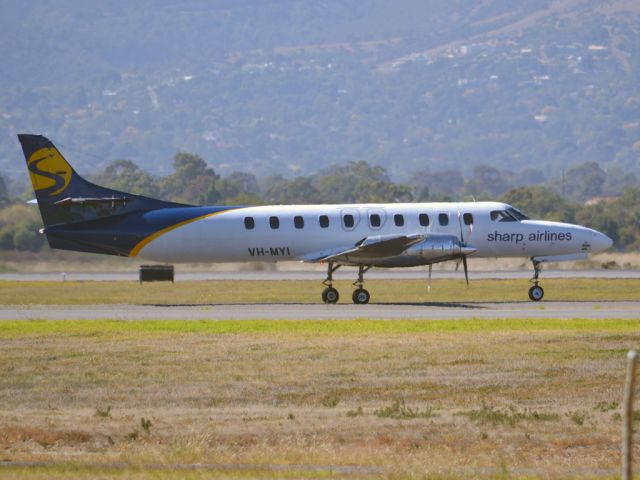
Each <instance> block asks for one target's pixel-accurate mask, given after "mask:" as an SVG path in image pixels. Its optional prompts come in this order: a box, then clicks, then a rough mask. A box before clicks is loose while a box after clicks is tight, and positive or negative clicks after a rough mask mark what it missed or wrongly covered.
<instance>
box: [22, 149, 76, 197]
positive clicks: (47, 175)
mask: <svg viewBox="0 0 640 480" xmlns="http://www.w3.org/2000/svg"><path fill="white" fill-rule="evenodd" d="M27 166H28V167H29V175H30V176H31V183H33V189H34V190H36V191H38V192H39V193H42V194H45V195H49V196H53V195H57V194H59V193H61V192H62V191H64V190H65V189H66V188H67V187H68V186H69V182H70V181H71V176H72V175H73V170H72V168H71V166H70V165H69V164H68V163H67V161H66V160H65V159H64V158H63V157H62V155H60V152H58V150H56V149H55V148H41V149H40V150H37V151H35V152H34V153H33V154H32V155H31V156H30V157H29V160H28V161H27Z"/></svg>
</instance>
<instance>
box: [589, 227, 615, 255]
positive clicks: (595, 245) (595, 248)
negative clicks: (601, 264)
mask: <svg viewBox="0 0 640 480" xmlns="http://www.w3.org/2000/svg"><path fill="white" fill-rule="evenodd" d="M591 237H592V238H591V251H592V252H604V251H605V250H607V249H608V248H609V247H611V245H613V240H611V239H610V238H609V237H607V236H606V235H605V234H604V233H600V232H596V231H595V230H594V232H593V233H592V235H591Z"/></svg>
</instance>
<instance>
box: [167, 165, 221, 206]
mask: <svg viewBox="0 0 640 480" xmlns="http://www.w3.org/2000/svg"><path fill="white" fill-rule="evenodd" d="M173 167H174V168H175V173H172V174H171V175H169V176H167V177H165V178H163V179H162V181H161V182H160V191H161V192H162V195H163V196H164V197H166V198H170V199H173V200H178V201H183V202H188V203H195V204H208V203H215V202H217V201H218V200H219V199H220V198H221V195H220V192H218V189H217V188H216V183H217V181H218V180H219V179H220V176H219V175H218V174H216V173H215V171H214V170H213V168H210V167H208V166H207V162H205V161H204V160H203V159H202V157H200V156H198V155H194V154H192V153H187V152H178V153H176V155H175V157H174V159H173Z"/></svg>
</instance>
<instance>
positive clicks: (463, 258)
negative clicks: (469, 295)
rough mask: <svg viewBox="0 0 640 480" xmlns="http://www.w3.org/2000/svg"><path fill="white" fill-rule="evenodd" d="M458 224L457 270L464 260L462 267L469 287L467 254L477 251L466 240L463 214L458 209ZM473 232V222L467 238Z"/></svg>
mask: <svg viewBox="0 0 640 480" xmlns="http://www.w3.org/2000/svg"><path fill="white" fill-rule="evenodd" d="M458 224H459V225H460V255H461V256H460V259H459V260H458V263H456V271H458V268H460V262H461V261H462V267H463V268H464V279H465V281H466V282H467V287H469V268H468V266H467V255H471V254H472V253H473V252H475V251H476V249H475V248H473V247H470V246H469V245H467V244H466V243H465V241H464V229H463V228H462V214H461V213H460V210H458ZM472 233H473V223H471V224H470V225H469V235H468V236H467V240H468V239H469V238H471V234H472Z"/></svg>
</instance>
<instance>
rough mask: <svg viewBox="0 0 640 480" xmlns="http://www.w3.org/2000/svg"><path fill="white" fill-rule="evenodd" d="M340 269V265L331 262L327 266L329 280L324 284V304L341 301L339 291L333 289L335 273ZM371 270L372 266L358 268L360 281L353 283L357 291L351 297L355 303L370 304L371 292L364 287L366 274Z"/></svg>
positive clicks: (326, 279)
mask: <svg viewBox="0 0 640 480" xmlns="http://www.w3.org/2000/svg"><path fill="white" fill-rule="evenodd" d="M338 268H340V265H334V264H333V262H329V263H328V264H327V278H325V279H324V281H323V282H322V284H323V285H324V286H326V288H325V289H324V290H323V291H322V301H323V302H324V303H337V302H338V300H339V299H340V294H339V293H338V290H336V289H335V288H333V272H335V271H336V270H337V269H338ZM370 268H371V267H370V266H367V267H365V266H363V265H360V266H359V267H358V280H356V281H355V282H354V283H353V285H354V286H355V287H356V289H355V290H354V291H353V295H351V299H352V300H353V303H356V304H365V303H369V299H370V298H371V295H369V292H368V291H367V290H365V289H364V288H363V285H364V274H365V273H366V272H368V271H369V269H370Z"/></svg>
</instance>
